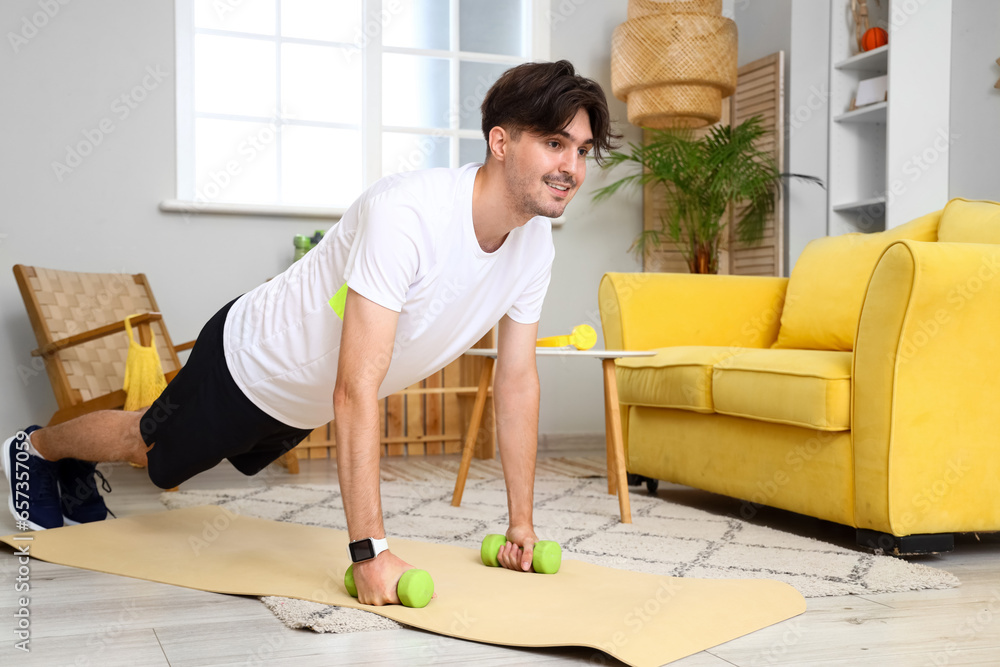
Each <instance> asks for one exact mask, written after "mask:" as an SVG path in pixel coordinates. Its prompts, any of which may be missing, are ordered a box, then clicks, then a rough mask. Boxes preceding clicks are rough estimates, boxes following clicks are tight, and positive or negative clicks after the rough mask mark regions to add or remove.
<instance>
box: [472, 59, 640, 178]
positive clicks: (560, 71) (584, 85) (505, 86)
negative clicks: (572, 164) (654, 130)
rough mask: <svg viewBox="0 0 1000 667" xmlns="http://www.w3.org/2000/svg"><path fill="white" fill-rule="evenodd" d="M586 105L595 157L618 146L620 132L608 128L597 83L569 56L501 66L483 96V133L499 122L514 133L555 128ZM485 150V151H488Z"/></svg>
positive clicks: (604, 103) (563, 125)
mask: <svg viewBox="0 0 1000 667" xmlns="http://www.w3.org/2000/svg"><path fill="white" fill-rule="evenodd" d="M580 109H586V111H587V114H588V115H589V116H590V131H591V132H592V133H593V135H594V158H595V159H596V160H597V162H598V164H600V163H601V162H602V161H603V158H604V153H606V152H607V151H609V150H612V149H614V148H617V147H618V145H617V140H618V139H621V135H620V134H615V133H613V132H612V130H611V117H610V115H609V113H608V101H607V98H606V97H605V96H604V91H603V90H602V89H601V86H600V85H599V84H598V83H597V82H596V81H593V80H592V79H587V78H585V77H582V76H580V75H578V74H577V73H576V70H574V69H573V64H572V63H570V62H569V61H568V60H560V61H558V62H554V63H526V64H524V65H518V66H517V67H512V68H510V69H509V70H507V71H506V72H504V73H503V74H502V75H501V76H500V78H499V79H497V82H496V83H494V84H493V86H492V87H491V88H490V90H489V92H487V93H486V98H485V99H484V100H483V106H482V112H483V136H484V137H486V141H487V142H489V140H490V130H492V129H493V128H494V127H497V126H500V127H502V128H503V129H505V130H507V131H508V132H510V134H511V136H512V137H513V138H515V139H517V138H518V136H519V135H520V134H521V132H524V131H528V132H532V133H536V134H554V133H556V132H559V131H560V130H563V129H565V128H566V126H567V125H569V124H570V123H571V122H573V117H574V116H576V113H577V111H579V110H580ZM487 154H488V151H487Z"/></svg>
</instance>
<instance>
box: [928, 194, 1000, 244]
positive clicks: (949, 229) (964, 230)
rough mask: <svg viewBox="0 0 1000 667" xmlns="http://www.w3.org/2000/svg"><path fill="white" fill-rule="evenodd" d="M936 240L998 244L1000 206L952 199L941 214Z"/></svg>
mask: <svg viewBox="0 0 1000 667" xmlns="http://www.w3.org/2000/svg"><path fill="white" fill-rule="evenodd" d="M938 240H939V241H942V242H944V243H1000V204H998V203H996V202H992V201H973V200H968V199H952V200H951V201H950V202H948V204H947V206H945V207H944V211H942V212H941V225H940V226H939V228H938Z"/></svg>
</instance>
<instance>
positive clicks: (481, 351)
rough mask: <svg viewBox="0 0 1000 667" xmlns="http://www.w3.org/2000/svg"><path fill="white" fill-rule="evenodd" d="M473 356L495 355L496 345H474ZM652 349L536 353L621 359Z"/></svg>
mask: <svg viewBox="0 0 1000 667" xmlns="http://www.w3.org/2000/svg"><path fill="white" fill-rule="evenodd" d="M466 354H468V355H469V356H472V357H495V356H497V349H496V348H495V347H474V348H472V349H471V350H469V351H468V352H466ZM655 354H656V352H655V351H652V350H593V349H591V350H578V349H576V348H575V347H536V348H535V355H537V356H539V357H592V358H594V359H621V358H623V357H652V356H653V355H655Z"/></svg>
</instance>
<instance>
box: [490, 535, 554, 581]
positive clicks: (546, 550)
mask: <svg viewBox="0 0 1000 667" xmlns="http://www.w3.org/2000/svg"><path fill="white" fill-rule="evenodd" d="M506 543H507V538H506V537H504V536H503V535H487V536H486V537H484V538H483V546H482V548H481V549H480V550H479V556H480V558H482V559H483V565H487V566H489V567H499V566H500V563H499V562H498V561H497V555H499V553H500V547H502V546H503V545H504V544H506ZM531 565H532V566H533V567H534V568H535V572H540V573H541V574H555V573H556V572H558V571H559V566H560V565H562V547H560V546H559V543H558V542H552V541H551V540H539V541H538V542H535V548H534V549H533V550H532V555H531Z"/></svg>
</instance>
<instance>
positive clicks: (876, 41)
mask: <svg viewBox="0 0 1000 667" xmlns="http://www.w3.org/2000/svg"><path fill="white" fill-rule="evenodd" d="M888 43H889V33H887V32H886V31H885V30H883V29H882V28H869V29H868V30H866V31H865V34H864V35H862V36H861V50H862V51H871V50H872V49H877V48H878V47H880V46H885V45H886V44H888Z"/></svg>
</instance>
